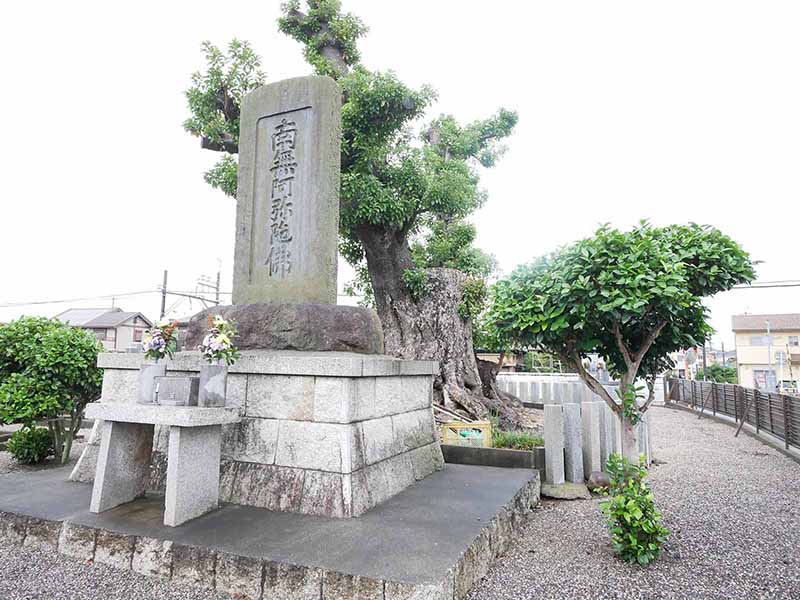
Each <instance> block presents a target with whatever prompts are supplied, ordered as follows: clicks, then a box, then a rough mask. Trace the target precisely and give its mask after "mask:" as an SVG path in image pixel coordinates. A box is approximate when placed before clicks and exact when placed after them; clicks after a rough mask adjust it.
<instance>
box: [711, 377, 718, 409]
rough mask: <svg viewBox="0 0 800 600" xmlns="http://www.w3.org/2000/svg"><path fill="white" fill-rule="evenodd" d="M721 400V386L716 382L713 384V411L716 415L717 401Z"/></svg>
mask: <svg viewBox="0 0 800 600" xmlns="http://www.w3.org/2000/svg"><path fill="white" fill-rule="evenodd" d="M718 401H719V388H717V384H716V383H712V384H711V412H712V413H713V414H714V415H715V416H716V414H717V402H718Z"/></svg>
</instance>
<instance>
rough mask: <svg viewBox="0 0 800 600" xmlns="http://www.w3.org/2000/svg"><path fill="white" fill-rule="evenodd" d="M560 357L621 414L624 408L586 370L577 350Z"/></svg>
mask: <svg viewBox="0 0 800 600" xmlns="http://www.w3.org/2000/svg"><path fill="white" fill-rule="evenodd" d="M559 355H560V356H561V358H562V360H564V361H566V362H567V363H569V364H572V365H573V366H574V367H575V369H576V370H577V371H578V375H580V378H581V379H583V381H584V382H586V385H587V386H589V389H590V390H592V391H593V392H594V393H595V394H597V395H598V396H600V397H601V398H602V399H603V400H605V402H606V404H608V406H609V407H611V410H613V411H614V412H615V413H617V414H620V413H621V411H622V406H621V405H620V404H618V403H617V402H615V401H614V399H613V398H612V397H611V394H609V393H608V390H607V389H606V388H604V387H603V384H602V383H600V382H599V381H597V379H595V378H594V376H593V375H592V374H591V373H589V371H587V370H586V368H585V367H584V366H583V363H582V362H581V356H580V354H579V353H578V352H577V350H572V351H571V353H569V352H567V353H564V354H562V353H559Z"/></svg>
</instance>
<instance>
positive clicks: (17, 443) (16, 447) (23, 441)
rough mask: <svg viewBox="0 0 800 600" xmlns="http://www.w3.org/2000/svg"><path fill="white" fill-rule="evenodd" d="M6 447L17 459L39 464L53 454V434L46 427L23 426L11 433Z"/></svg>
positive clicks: (22, 461)
mask: <svg viewBox="0 0 800 600" xmlns="http://www.w3.org/2000/svg"><path fill="white" fill-rule="evenodd" d="M6 449H7V450H8V451H9V452H10V453H11V456H13V457H14V458H15V459H16V460H17V461H19V462H21V463H25V464H31V465H33V464H38V463H40V462H43V461H44V459H46V458H47V457H48V456H52V455H53V454H54V453H55V451H54V448H53V436H52V435H50V430H49V429H46V428H44V427H23V428H22V429H20V430H18V431H15V432H14V433H13V434H12V435H11V439H9V440H8V443H7V444H6Z"/></svg>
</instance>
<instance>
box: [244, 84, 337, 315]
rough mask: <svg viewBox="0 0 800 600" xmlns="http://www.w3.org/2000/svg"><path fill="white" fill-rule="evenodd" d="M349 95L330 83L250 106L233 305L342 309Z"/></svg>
mask: <svg viewBox="0 0 800 600" xmlns="http://www.w3.org/2000/svg"><path fill="white" fill-rule="evenodd" d="M340 110H341V92H340V90H339V87H338V85H337V84H336V83H335V82H334V81H333V80H332V79H330V78H327V77H316V76H311V77H299V78H296V79H288V80H285V81H280V82H277V83H274V84H271V85H267V86H263V87H261V88H258V89H256V90H254V91H252V92H251V93H250V94H248V95H247V96H245V98H244V99H243V101H242V113H241V118H240V138H239V182H238V184H239V185H238V193H237V211H236V213H237V215H236V253H235V258H234V281H233V303H234V304H249V303H255V302H270V301H275V302H295V303H323V304H335V303H336V259H337V244H338V229H339V165H340V132H341V116H340Z"/></svg>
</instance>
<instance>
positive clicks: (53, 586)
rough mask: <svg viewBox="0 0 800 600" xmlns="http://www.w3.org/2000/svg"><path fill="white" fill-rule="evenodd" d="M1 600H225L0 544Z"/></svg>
mask: <svg viewBox="0 0 800 600" xmlns="http://www.w3.org/2000/svg"><path fill="white" fill-rule="evenodd" d="M0 598H2V599H3V600H33V599H36V600H134V599H138V600H223V599H224V600H230V597H229V596H221V595H219V594H215V593H212V592H207V591H204V590H200V589H198V588H195V587H189V586H184V585H178V584H175V583H170V582H161V581H159V580H157V579H153V578H150V577H144V576H142V575H138V574H136V573H132V572H130V571H122V570H119V569H112V568H111V567H107V566H105V565H101V564H86V565H85V564H83V563H81V562H78V561H76V560H74V559H70V558H65V557H63V556H61V555H59V554H55V553H54V552H45V551H41V550H29V549H20V548H17V547H12V546H10V545H8V544H6V543H4V542H2V541H0Z"/></svg>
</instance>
